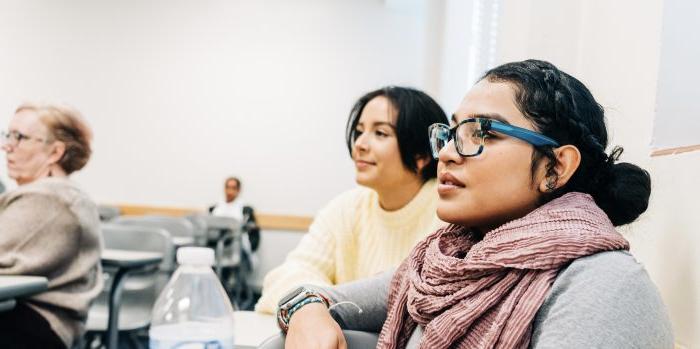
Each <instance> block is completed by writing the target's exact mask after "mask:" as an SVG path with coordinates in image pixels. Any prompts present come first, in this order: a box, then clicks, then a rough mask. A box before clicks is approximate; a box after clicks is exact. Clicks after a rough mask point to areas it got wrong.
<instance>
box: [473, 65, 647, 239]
mask: <svg viewBox="0 0 700 349" xmlns="http://www.w3.org/2000/svg"><path fill="white" fill-rule="evenodd" d="M483 79H486V80H487V81H491V82H507V83H510V84H512V85H513V87H514V89H515V102H516V105H517V107H518V109H519V110H520V112H522V113H523V114H524V115H525V117H526V118H527V119H529V120H530V121H531V122H532V123H533V124H534V126H535V128H536V129H537V130H538V131H539V132H541V133H543V134H545V135H547V136H549V137H551V138H553V139H555V140H556V141H557V142H559V144H561V145H565V144H571V145H573V146H575V147H576V148H578V150H579V152H580V153H581V164H580V166H579V168H578V169H577V170H576V172H575V173H574V175H573V176H572V177H571V178H570V180H569V181H568V182H567V183H566V185H564V186H563V187H561V188H557V189H556V190H553V191H551V192H549V193H547V194H546V195H545V196H544V197H543V203H544V202H547V201H549V200H552V199H554V198H556V197H559V196H561V195H563V194H565V193H568V192H573V191H576V192H582V193H587V194H590V195H591V196H592V197H593V199H594V200H595V202H596V204H597V205H598V206H599V207H600V208H601V209H603V211H605V213H606V214H607V215H608V217H609V218H610V220H611V221H612V223H613V224H614V225H616V226H618V225H623V224H627V223H630V222H633V221H634V220H635V219H637V217H639V215H640V214H642V213H643V212H644V211H646V209H647V206H648V204H649V195H650V193H651V178H650V176H649V173H648V172H647V171H645V170H644V169H642V168H640V167H639V166H636V165H634V164H631V163H626V162H617V161H618V159H619V158H620V155H621V154H622V151H623V149H622V147H618V146H616V147H613V148H612V150H611V151H610V154H607V153H606V152H605V150H606V148H607V146H608V131H607V129H606V126H605V114H604V111H603V107H602V106H601V105H600V104H598V102H596V100H595V99H594V98H593V95H592V94H591V92H590V91H589V90H588V88H586V86H585V85H584V84H583V83H581V82H580V81H579V80H577V79H576V78H574V77H573V76H571V75H569V74H567V73H565V72H563V71H561V70H559V69H558V68H557V67H555V66H554V65H553V64H551V63H549V62H545V61H539V60H526V61H522V62H513V63H507V64H503V65H501V66H498V67H496V68H493V69H491V70H489V71H487V72H486V74H484V76H483V77H482V80H483ZM544 159H546V161H547V165H546V170H547V172H546V175H547V177H550V178H551V177H554V178H556V176H557V173H556V172H555V171H554V165H555V164H556V158H555V155H554V152H553V150H552V148H551V147H536V151H535V152H534V155H533V159H532V176H533V180H534V173H535V168H536V166H537V164H538V163H539V162H540V161H542V160H544Z"/></svg>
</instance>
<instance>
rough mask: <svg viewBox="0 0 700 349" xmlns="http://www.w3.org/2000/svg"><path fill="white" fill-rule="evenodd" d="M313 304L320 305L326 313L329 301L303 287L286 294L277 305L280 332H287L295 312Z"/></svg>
mask: <svg viewBox="0 0 700 349" xmlns="http://www.w3.org/2000/svg"><path fill="white" fill-rule="evenodd" d="M313 304H318V305H322V306H323V308H324V309H325V310H326V311H327V309H328V306H329V300H328V298H326V297H325V296H324V295H322V294H320V293H318V292H315V291H313V290H310V289H306V288H304V287H300V288H298V289H297V290H294V291H292V292H291V293H290V294H288V295H287V296H286V297H285V298H284V299H283V300H282V301H281V302H280V304H279V305H278V308H277V324H278V325H279V328H280V329H281V330H282V332H285V333H286V332H287V330H288V329H289V324H290V321H291V318H292V316H293V315H294V313H296V312H297V311H299V310H301V309H303V308H305V307H307V306H309V305H313Z"/></svg>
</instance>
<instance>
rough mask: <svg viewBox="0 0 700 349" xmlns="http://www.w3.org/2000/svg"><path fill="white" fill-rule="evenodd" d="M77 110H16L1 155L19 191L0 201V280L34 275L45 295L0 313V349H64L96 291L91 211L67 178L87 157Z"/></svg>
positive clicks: (97, 245) (95, 222) (95, 229)
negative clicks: (45, 282) (40, 278)
mask: <svg viewBox="0 0 700 349" xmlns="http://www.w3.org/2000/svg"><path fill="white" fill-rule="evenodd" d="M91 138H92V132H91V131H90V129H89V128H88V126H87V125H86V124H85V123H84V121H83V120H82V118H81V117H80V116H79V114H78V112H77V111H75V110H72V109H70V108H65V107H58V106H52V105H36V104H23V105H21V106H20V107H19V108H17V110H16V111H15V115H14V116H13V117H12V119H11V120H10V125H9V128H8V131H7V132H3V134H2V137H1V140H2V149H3V150H4V151H5V153H6V158H7V171H8V174H9V177H10V178H12V179H13V180H15V181H16V182H17V184H18V185H19V186H18V188H17V189H15V190H12V191H9V192H7V193H5V194H3V195H1V196H0V275H37V276H44V277H46V278H47V279H48V281H49V283H48V290H46V291H45V292H43V293H40V294H37V295H34V296H31V297H29V298H27V299H23V300H20V301H19V302H18V303H17V305H16V306H15V308H14V309H12V310H10V311H6V312H0V348H71V347H72V346H73V344H74V343H75V342H77V341H78V340H79V338H80V337H81V336H82V334H83V331H84V325H85V320H86V318H87V312H88V308H89V307H90V304H91V302H92V301H93V299H94V298H95V297H96V296H97V295H98V294H99V293H100V291H101V290H102V273H101V268H100V251H101V247H102V243H101V237H100V232H99V216H98V213H97V205H96V204H95V203H94V202H93V201H92V200H91V199H90V198H89V197H88V196H87V195H86V194H85V193H84V192H83V191H82V190H81V189H80V188H78V186H77V185H76V184H75V183H73V182H72V181H71V180H70V179H69V176H70V175H71V174H72V173H74V172H76V171H78V170H80V169H82V168H83V167H84V166H85V164H87V162H88V160H89V159H90V155H91V148H90V142H91Z"/></svg>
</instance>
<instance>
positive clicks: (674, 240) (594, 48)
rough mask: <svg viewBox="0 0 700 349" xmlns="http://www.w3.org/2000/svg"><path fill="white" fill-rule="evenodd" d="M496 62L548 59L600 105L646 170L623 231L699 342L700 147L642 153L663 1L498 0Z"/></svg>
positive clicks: (692, 340) (684, 339) (647, 139)
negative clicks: (646, 200)
mask: <svg viewBox="0 0 700 349" xmlns="http://www.w3.org/2000/svg"><path fill="white" fill-rule="evenodd" d="M503 5H504V6H503V14H502V16H503V17H502V20H501V26H500V28H499V29H500V30H501V33H500V36H499V51H500V58H501V62H506V61H513V60H520V59H525V58H540V59H546V60H550V61H551V62H553V63H554V64H556V65H558V66H559V67H560V68H562V69H564V70H566V71H567V72H569V73H571V74H572V75H574V76H576V77H578V78H580V79H581V80H582V81H583V82H584V83H586V84H587V85H588V87H589V88H590V89H591V90H592V92H593V94H594V96H596V98H597V99H598V101H599V102H600V103H601V104H602V105H603V106H604V107H605V108H606V110H607V117H608V126H609V129H610V130H611V142H610V143H611V144H613V145H622V146H624V148H625V154H624V155H623V159H624V160H626V161H630V162H634V163H637V164H639V165H641V166H642V167H645V168H646V169H648V170H649V171H650V173H651V175H652V178H653V179H652V180H653V190H652V198H651V204H650V207H649V210H648V211H647V212H646V213H645V214H644V215H643V216H642V217H641V218H640V219H639V220H638V221H637V222H636V223H634V224H631V225H630V226H627V227H624V228H623V229H622V230H623V233H624V234H625V236H626V237H627V238H628V239H629V240H630V242H631V243H632V251H633V253H634V254H635V256H636V257H637V259H638V260H639V261H641V262H642V263H644V265H645V266H646V268H647V270H648V271H649V274H650V275H651V277H652V279H653V280H654V281H655V282H656V284H657V286H658V287H659V290H660V292H661V294H662V296H663V298H664V301H665V302H666V305H667V306H668V309H669V313H670V315H671V320H672V322H673V326H674V331H675V336H676V341H677V342H678V343H679V344H680V345H682V346H685V347H688V348H693V347H699V346H700V333H699V332H698V331H697V329H699V328H700V268H698V266H700V254H699V253H698V252H699V251H700V249H699V248H698V246H700V237H698V234H697V227H698V226H700V214H698V212H697V210H698V209H700V205H698V204H697V202H698V198H699V197H700V186H699V185H698V184H700V183H699V182H700V181H699V180H698V179H699V178H700V152H695V153H686V154H680V155H675V156H665V157H659V158H651V157H650V156H649V154H650V151H651V147H650V144H651V135H652V127H653V121H654V116H655V115H654V112H655V104H656V102H655V101H656V84H657V77H658V66H659V49H660V37H661V24H662V8H663V1H662V0H650V1H635V0H624V1H606V0H577V1H566V2H563V1H554V0H547V1H543V0H533V1H522V0H506V1H504V3H503Z"/></svg>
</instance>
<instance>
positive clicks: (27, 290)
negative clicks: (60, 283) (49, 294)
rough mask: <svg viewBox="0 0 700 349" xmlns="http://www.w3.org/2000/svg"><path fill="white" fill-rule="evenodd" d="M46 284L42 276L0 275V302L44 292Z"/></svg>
mask: <svg viewBox="0 0 700 349" xmlns="http://www.w3.org/2000/svg"><path fill="white" fill-rule="evenodd" d="M48 284H49V281H48V280H47V279H46V278H45V277H42V276H21V275H0V300H6V299H12V298H15V297H22V296H29V295H32V294H35V293H39V292H41V291H44V290H46V288H47V287H48Z"/></svg>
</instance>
